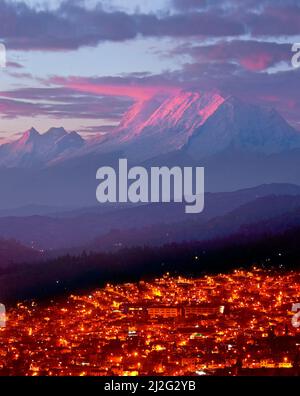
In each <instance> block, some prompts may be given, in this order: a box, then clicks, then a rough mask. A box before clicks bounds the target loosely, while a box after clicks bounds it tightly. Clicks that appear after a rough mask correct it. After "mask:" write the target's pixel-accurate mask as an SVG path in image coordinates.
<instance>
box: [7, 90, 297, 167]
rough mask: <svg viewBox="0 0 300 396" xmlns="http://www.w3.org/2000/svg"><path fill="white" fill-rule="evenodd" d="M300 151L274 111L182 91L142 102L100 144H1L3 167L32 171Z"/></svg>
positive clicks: (51, 137)
mask: <svg viewBox="0 0 300 396" xmlns="http://www.w3.org/2000/svg"><path fill="white" fill-rule="evenodd" d="M294 148H300V133H299V132H297V131H296V130H294V129H293V128H292V127H291V126H290V125H289V124H288V123H287V122H286V121H285V120H284V119H283V118H282V117H281V116H280V115H279V114H278V113H277V112H276V111H275V110H272V109H267V108H263V107H260V106H256V105H253V104H248V103H244V102H242V101H240V100H238V99H236V98H234V97H227V96H224V95H222V94H221V93H219V92H208V93H203V94H202V93H199V92H192V91H182V92H180V93H178V94H175V95H169V96H166V95H156V96H154V97H153V98H151V99H149V100H145V101H142V102H138V103H136V104H134V105H133V107H132V108H131V109H129V111H128V112H127V113H126V114H125V115H124V117H123V119H122V120H121V122H120V124H119V126H118V127H117V128H116V129H115V130H114V131H113V132H110V133H108V134H107V135H106V136H104V137H103V136H102V137H101V139H99V141H98V142H95V141H94V140H93V141H91V142H86V141H85V140H84V139H83V138H82V137H81V136H80V135H78V134H77V133H76V132H71V133H67V132H66V131H65V129H64V128H51V129H49V131H47V132H46V133H44V134H40V133H39V132H37V131H36V130H35V129H34V128H32V129H30V130H29V131H27V132H25V133H24V134H23V136H22V137H21V138H20V139H18V140H16V141H14V142H12V143H8V144H5V145H2V146H0V167H1V166H2V167H10V168H11V167H27V168H28V167H34V166H41V165H47V166H51V165H53V164H58V163H60V162H66V161H68V160H70V159H72V160H74V159H75V160H76V159H77V162H78V163H80V161H81V159H82V158H83V157H85V158H87V157H89V156H94V157H95V158H100V157H99V154H100V155H101V154H103V153H111V154H112V155H114V153H119V154H118V155H120V153H122V155H124V156H126V157H127V158H128V159H131V160H132V161H135V162H141V161H145V160H151V158H154V157H155V158H157V157H159V156H161V155H165V154H169V153H174V152H180V153H184V155H188V157H189V158H193V159H194V160H197V161H202V160H203V159H205V158H209V157H212V156H214V155H215V154H220V153H222V152H228V151H230V150H231V151H232V150H233V151H234V152H247V153H249V152H250V153H259V154H264V155H270V154H275V153H281V152H286V151H289V150H291V149H294Z"/></svg>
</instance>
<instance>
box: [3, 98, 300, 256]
mask: <svg viewBox="0 0 300 396" xmlns="http://www.w3.org/2000/svg"><path fill="white" fill-rule="evenodd" d="M124 157H125V158H128V160H129V162H130V164H132V165H139V164H142V165H143V166H146V167H150V166H153V165H155V166H163V165H168V166H176V165H177V166H184V165H191V166H197V165H198V166H204V167H205V168H206V199H205V211H204V212H203V213H201V214H200V215H196V216H192V217H189V216H187V215H186V214H185V213H184V210H183V207H182V205H180V204H170V205H165V204H155V205H135V206H133V205H122V206H120V205H101V206H100V205H97V202H96V196H95V193H96V187H97V181H96V171H97V169H98V168H99V167H100V166H108V165H110V166H116V165H117V163H118V160H119V158H124ZM298 169H300V133H299V132H298V131H296V130H295V129H293V128H292V127H291V126H290V125H289V124H288V123H287V122H286V121H285V120H284V119H283V118H282V117H281V116H280V115H279V114H278V113H277V112H276V111H275V110H272V109H268V108H263V107H259V106H255V105H253V104H249V103H243V102H241V101H240V100H238V99H237V98H234V97H225V96H223V95H221V94H220V93H218V92H208V93H205V94H200V93H198V92H194V91H193V92H192V91H190V92H189V91H183V92H181V93H179V94H176V95H172V96H166V95H156V96H155V97H154V98H152V99H150V100H146V101H143V102H139V103H137V104H135V105H134V106H133V107H132V108H131V109H130V110H129V111H128V112H127V113H126V114H125V115H124V117H123V119H122V120H121V122H120V125H119V126H118V127H116V128H115V129H114V130H113V131H112V132H110V133H108V134H106V135H103V136H100V137H99V138H96V139H93V140H85V139H83V138H82V137H81V136H80V135H79V134H78V133H76V132H70V133H68V132H66V131H65V129H64V128H51V129H50V130H49V131H47V132H46V133H44V134H40V133H39V132H38V131H36V130H35V129H33V128H32V129H31V130H29V131H27V132H25V133H24V134H23V136H21V138H19V139H17V140H15V141H13V142H10V143H6V144H4V145H2V146H0V183H1V185H2V191H1V194H0V236H2V237H3V238H6V239H9V238H15V239H17V240H19V241H21V242H22V243H23V244H25V245H26V246H29V247H31V248H34V249H37V250H45V249H46V250H48V249H50V250H56V249H64V248H68V249H71V248H73V247H77V248H78V247H80V248H81V247H82V248H83V247H87V248H93V249H97V250H98V249H101V247H102V248H103V249H104V248H105V249H114V248H118V247H121V246H124V245H126V244H127V245H133V244H134V243H138V244H143V242H144V241H148V243H149V244H159V243H165V242H171V241H172V240H176V241H181V240H185V239H192V238H200V237H201V235H202V236H203V237H205V238H215V237H218V236H220V235H221V236H223V235H225V234H229V233H230V232H234V231H237V230H238V229H239V227H242V226H243V225H245V224H250V223H251V222H252V223H253V222H255V221H258V220H259V219H260V218H262V216H263V215H264V213H265V214H266V216H267V217H266V218H267V219H271V218H275V217H276V216H281V215H283V214H284V213H287V212H289V211H291V210H297V209H298V207H300V200H299V197H300V187H298V185H300V172H298ZM256 213H259V217H258V218H257V216H256ZM249 222H250V223H249ZM153 235H154V236H155V237H153Z"/></svg>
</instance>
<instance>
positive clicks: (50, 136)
mask: <svg viewBox="0 0 300 396" xmlns="http://www.w3.org/2000/svg"><path fill="white" fill-rule="evenodd" d="M84 144H85V141H84V139H82V137H81V136H80V135H78V134H77V133H76V132H71V133H68V132H66V131H65V129H64V128H51V129H49V130H48V131H47V132H46V133H44V134H40V133H39V132H38V131H37V130H36V129H34V128H31V129H30V130H28V131H26V132H25V133H24V134H23V135H22V136H21V138H20V139H18V140H16V141H14V142H12V143H7V144H4V145H2V146H0V165H1V166H4V167H9V168H11V167H32V166H35V165H43V164H46V163H49V162H53V161H56V160H57V159H59V158H61V156H67V155H70V154H72V153H74V152H75V151H78V150H79V149H80V148H82V147H83V146H84Z"/></svg>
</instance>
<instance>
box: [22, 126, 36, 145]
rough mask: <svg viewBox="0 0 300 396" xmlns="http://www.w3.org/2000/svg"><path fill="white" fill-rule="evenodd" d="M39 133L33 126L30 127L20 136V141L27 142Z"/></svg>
mask: <svg viewBox="0 0 300 396" xmlns="http://www.w3.org/2000/svg"><path fill="white" fill-rule="evenodd" d="M40 136H41V135H40V133H39V132H38V131H37V130H36V129H35V128H33V127H32V128H30V129H28V131H25V132H24V133H23V135H22V137H21V139H20V140H21V141H23V142H27V141H29V140H33V139H35V138H37V137H40Z"/></svg>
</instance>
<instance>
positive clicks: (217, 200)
mask: <svg viewBox="0 0 300 396" xmlns="http://www.w3.org/2000/svg"><path fill="white" fill-rule="evenodd" d="M273 195H274V196H275V197H276V196H278V197H282V200H279V204H280V205H281V206H280V210H282V211H288V210H290V209H291V207H292V205H295V202H296V203H298V202H299V200H300V198H299V197H300V187H299V186H294V185H289V184H287V185H284V184H274V185H262V186H259V187H255V188H251V189H245V190H240V191H236V192H227V193H208V194H206V198H205V210H204V212H203V213H201V214H199V215H196V216H192V217H190V216H189V215H186V214H185V211H184V207H183V205H182V204H176V203H173V204H167V205H166V204H151V205H139V206H128V207H126V206H125V207H123V208H120V207H118V206H117V207H115V208H114V207H107V209H106V210H103V208H106V206H104V207H103V208H102V207H95V208H86V209H80V210H74V211H72V212H65V213H59V214H53V213H52V214H51V213H49V214H48V215H46V216H45V215H32V216H31V215H30V212H29V213H28V215H27V216H24V215H23V216H18V215H17V214H18V213H19V212H18V211H16V216H9V217H1V218H0V236H2V237H3V238H15V239H17V240H19V241H20V242H21V243H23V244H26V245H28V246H30V247H32V246H33V247H35V248H36V249H47V250H49V249H51V250H53V249H54V250H56V249H62V248H73V247H84V246H88V245H90V244H91V243H92V241H93V240H95V239H96V238H98V239H99V240H101V238H108V236H109V238H110V237H111V236H112V239H110V241H111V242H110V243H111V244H112V245H114V244H115V243H116V244H118V243H119V242H122V238H121V240H119V237H117V235H118V233H121V235H130V245H132V244H134V243H136V244H143V243H148V242H149V243H150V241H152V239H153V236H152V233H153V235H154V238H156V239H158V240H159V239H161V241H162V242H166V241H168V242H169V241H172V238H173V237H174V240H178V238H179V237H178V235H177V234H178V232H179V230H180V228H179V226H178V225H177V224H182V225H181V226H180V227H181V228H182V227H183V229H186V230H187V231H185V233H184V234H183V235H182V236H181V239H182V238H183V237H184V235H186V238H187V237H188V238H189V239H193V238H195V237H196V236H197V235H198V234H199V232H198V231H197V229H198V228H199V227H204V231H205V232H206V228H208V225H207V224H208V222H212V221H213V219H215V218H219V217H222V216H225V215H228V220H227V222H228V223H229V224H231V223H232V224H235V217H234V216H235V214H234V211H235V210H237V209H238V208H239V207H241V206H243V205H246V204H247V203H250V202H253V201H256V200H257V199H258V198H260V197H267V196H273ZM283 196H288V197H287V198H286V200H287V202H285V201H284V200H283V199H284V197H283ZM268 199H269V201H267V203H266V205H265V207H264V208H262V209H261V210H259V208H256V209H255V210H258V212H257V213H258V215H257V216H263V214H264V213H263V211H265V213H266V215H267V217H272V216H274V215H276V214H277V212H276V206H275V205H274V204H273V202H272V201H271V199H272V198H268ZM274 202H275V198H274ZM299 206H300V204H299ZM293 207H294V206H293ZM243 210H244V215H243V216H244V217H241V216H240V217H241V219H243V221H244V222H247V214H248V218H250V219H255V218H257V216H256V214H255V210H254V209H252V208H251V206H249V207H245V208H244V209H243ZM248 212H249V213H248ZM231 216H232V219H231ZM241 223H242V221H241ZM148 227H153V229H152V231H151V229H150V231H147V228H148ZM156 229H157V231H155V232H154V230H156ZM112 230H118V231H113V232H111V231H112ZM135 230H138V231H135ZM189 230H190V231H189ZM180 232H181V231H180ZM145 233H146V234H145ZM147 233H150V235H148V234H147ZM105 235H106V236H105ZM166 235H167V237H166ZM104 236H105V237H104Z"/></svg>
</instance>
